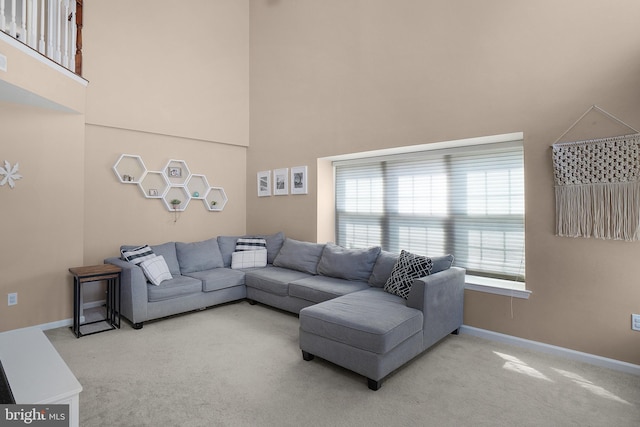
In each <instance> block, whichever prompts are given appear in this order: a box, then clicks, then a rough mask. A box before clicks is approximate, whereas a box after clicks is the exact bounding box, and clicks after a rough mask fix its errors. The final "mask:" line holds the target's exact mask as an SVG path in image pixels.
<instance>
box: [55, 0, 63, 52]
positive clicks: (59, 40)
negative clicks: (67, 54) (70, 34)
mask: <svg viewBox="0 0 640 427" xmlns="http://www.w3.org/2000/svg"><path fill="white" fill-rule="evenodd" d="M61 15H62V0H58V1H56V17H55V20H56V43H55V44H56V56H55V58H54V61H56V62H57V63H58V64H60V63H62V51H61V50H60V44H61V43H62V36H61V32H62V24H63V23H62V21H61V20H62V19H64V17H62V16H61Z"/></svg>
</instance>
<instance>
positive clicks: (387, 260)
mask: <svg viewBox="0 0 640 427" xmlns="http://www.w3.org/2000/svg"><path fill="white" fill-rule="evenodd" d="M397 260H398V254H394V253H391V252H387V251H380V254H379V255H378V259H376V263H375V265H374V266H373V271H372V272H371V276H369V284H370V285H371V286H374V287H376V288H383V287H384V284H385V283H387V279H389V276H391V270H393V266H394V265H396V261H397Z"/></svg>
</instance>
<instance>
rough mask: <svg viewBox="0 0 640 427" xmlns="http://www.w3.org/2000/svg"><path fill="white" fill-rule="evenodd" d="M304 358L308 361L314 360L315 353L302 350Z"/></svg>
mask: <svg viewBox="0 0 640 427" xmlns="http://www.w3.org/2000/svg"><path fill="white" fill-rule="evenodd" d="M302 358H303V359H304V360H306V361H307V362H308V361H310V360H313V354H311V353H309V352H307V351H304V350H302Z"/></svg>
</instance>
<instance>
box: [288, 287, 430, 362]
mask: <svg viewBox="0 0 640 427" xmlns="http://www.w3.org/2000/svg"><path fill="white" fill-rule="evenodd" d="M404 302H405V301H404V300H402V298H400V297H397V296H395V295H391V294H389V293H386V292H384V291H383V290H382V289H379V288H369V289H366V290H364V291H360V292H355V293H351V294H348V295H344V296H341V297H338V298H335V299H332V300H329V301H325V302H322V303H320V304H316V305H312V306H310V307H306V308H303V309H302V310H301V311H300V329H301V330H304V331H306V332H309V333H312V334H315V335H318V336H321V337H324V338H327V339H330V340H333V341H337V342H340V343H343V344H347V345H349V346H351V347H356V348H359V349H361V350H365V351H370V352H373V353H377V354H385V353H387V352H389V351H390V350H392V349H393V348H395V347H396V346H397V345H399V344H400V343H402V342H404V341H405V340H407V339H408V338H410V337H412V336H413V335H415V334H417V333H421V331H422V321H423V316H422V312H421V311H420V310H416V309H414V308H409V307H407V306H406V305H405V304H404Z"/></svg>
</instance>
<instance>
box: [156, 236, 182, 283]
mask: <svg viewBox="0 0 640 427" xmlns="http://www.w3.org/2000/svg"><path fill="white" fill-rule="evenodd" d="M151 249H153V252H155V253H156V255H158V256H160V255H162V256H163V257H164V261H165V262H166V263H167V267H169V272H170V273H171V275H172V276H179V275H180V264H178V255H177V254H176V242H167V243H163V244H161V245H152V246H151Z"/></svg>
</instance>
